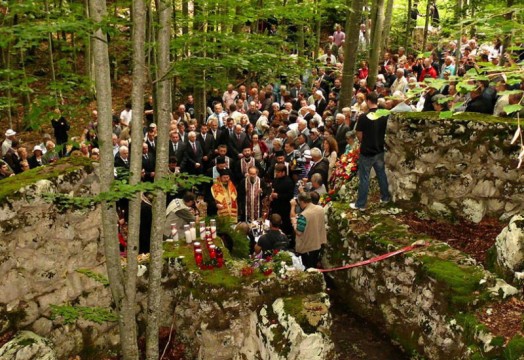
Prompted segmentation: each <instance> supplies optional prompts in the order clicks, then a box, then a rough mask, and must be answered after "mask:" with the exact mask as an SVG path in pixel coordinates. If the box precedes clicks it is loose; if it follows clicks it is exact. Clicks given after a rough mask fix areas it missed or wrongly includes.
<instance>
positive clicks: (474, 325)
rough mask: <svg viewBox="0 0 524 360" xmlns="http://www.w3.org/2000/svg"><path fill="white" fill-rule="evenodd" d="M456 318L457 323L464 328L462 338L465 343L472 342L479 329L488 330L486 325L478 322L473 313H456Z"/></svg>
mask: <svg viewBox="0 0 524 360" xmlns="http://www.w3.org/2000/svg"><path fill="white" fill-rule="evenodd" d="M456 320H457V324H459V325H460V326H461V327H462V328H463V329H464V339H465V340H466V342H467V343H470V344H471V343H474V342H475V336H476V334H477V333H478V332H479V331H484V332H487V331H489V330H488V328H487V327H486V325H484V324H482V323H480V322H479V321H478V319H477V318H476V317H475V315H473V314H470V313H463V314H457V315H456Z"/></svg>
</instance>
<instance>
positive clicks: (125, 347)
mask: <svg viewBox="0 0 524 360" xmlns="http://www.w3.org/2000/svg"><path fill="white" fill-rule="evenodd" d="M89 13H90V15H91V19H92V20H93V21H94V22H95V24H102V21H103V20H104V19H105V18H106V16H107V8H106V2H105V1H104V0H89ZM92 38H93V56H94V63H95V66H96V69H97V71H95V72H94V76H95V86H96V94H97V99H98V101H97V110H98V137H99V139H100V191H101V192H109V191H110V189H111V184H112V183H113V176H114V172H113V171H114V170H113V168H114V158H113V145H112V141H111V135H112V132H113V127H112V111H111V107H112V101H111V74H110V70H109V51H108V46H107V34H106V33H104V32H103V30H102V28H101V27H99V28H96V29H95V31H94V33H93V36H92ZM101 207H102V209H101V210H102V239H103V242H104V250H105V257H106V266H107V274H108V277H109V284H110V287H111V293H112V295H113V301H114V303H115V308H116V311H117V312H118V314H119V318H118V324H119V327H120V343H121V347H122V355H123V358H124V359H126V360H127V359H137V357H136V356H135V357H133V351H132V345H131V344H130V340H131V341H132V342H134V341H135V340H133V339H130V338H129V337H126V336H125V334H126V331H127V328H128V327H129V326H132V325H131V324H128V323H127V322H126V321H127V318H128V317H127V316H124V314H123V312H122V311H123V302H124V297H125V290H124V285H123V272H122V266H121V265H120V249H119V243H118V235H117V217H116V209H115V204H114V203H113V202H105V201H104V202H102V204H101Z"/></svg>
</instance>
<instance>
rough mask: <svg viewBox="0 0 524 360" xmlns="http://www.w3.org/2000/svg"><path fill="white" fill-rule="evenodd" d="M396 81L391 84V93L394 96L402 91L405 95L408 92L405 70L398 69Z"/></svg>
mask: <svg viewBox="0 0 524 360" xmlns="http://www.w3.org/2000/svg"><path fill="white" fill-rule="evenodd" d="M395 74H396V77H397V78H396V79H395V81H393V84H391V88H390V92H391V93H392V94H393V93H394V92H395V91H400V92H403V93H405V92H406V91H407V90H408V80H407V79H406V77H405V76H404V69H400V68H399V69H397V71H396V73H395Z"/></svg>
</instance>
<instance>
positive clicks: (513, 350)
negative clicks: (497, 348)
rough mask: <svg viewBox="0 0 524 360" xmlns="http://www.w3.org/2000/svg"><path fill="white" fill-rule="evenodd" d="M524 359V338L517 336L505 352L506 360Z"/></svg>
mask: <svg viewBox="0 0 524 360" xmlns="http://www.w3.org/2000/svg"><path fill="white" fill-rule="evenodd" d="M523 357H524V337H522V336H521V335H515V336H514V337H513V338H512V339H511V341H510V342H509V343H508V345H507V346H506V349H505V350H504V358H505V359H506V360H521V359H522V358H523Z"/></svg>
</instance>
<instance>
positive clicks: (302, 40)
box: [294, 0, 306, 56]
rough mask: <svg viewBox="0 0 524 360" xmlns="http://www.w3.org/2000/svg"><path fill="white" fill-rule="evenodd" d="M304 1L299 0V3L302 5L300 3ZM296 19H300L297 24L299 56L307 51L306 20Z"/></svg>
mask: <svg viewBox="0 0 524 360" xmlns="http://www.w3.org/2000/svg"><path fill="white" fill-rule="evenodd" d="M303 2H304V0H297V4H298V5H299V6H300V4H302V3H303ZM294 21H298V24H297V33H298V34H297V35H298V37H297V39H298V44H297V55H298V56H304V52H305V48H306V34H305V32H304V22H303V21H302V19H296V20H294Z"/></svg>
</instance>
